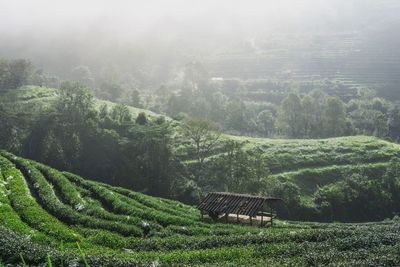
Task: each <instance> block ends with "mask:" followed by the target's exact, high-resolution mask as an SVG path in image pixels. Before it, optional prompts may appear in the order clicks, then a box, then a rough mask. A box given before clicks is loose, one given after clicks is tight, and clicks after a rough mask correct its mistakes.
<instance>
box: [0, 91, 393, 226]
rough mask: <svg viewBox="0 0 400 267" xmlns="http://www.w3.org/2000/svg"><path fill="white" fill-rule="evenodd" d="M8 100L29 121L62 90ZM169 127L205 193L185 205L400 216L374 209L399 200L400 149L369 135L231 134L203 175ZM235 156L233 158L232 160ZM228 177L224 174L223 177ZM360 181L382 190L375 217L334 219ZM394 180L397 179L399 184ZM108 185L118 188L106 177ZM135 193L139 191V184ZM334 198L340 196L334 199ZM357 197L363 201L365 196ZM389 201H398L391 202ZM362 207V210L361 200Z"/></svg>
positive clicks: (285, 213) (322, 215)
mask: <svg viewBox="0 0 400 267" xmlns="http://www.w3.org/2000/svg"><path fill="white" fill-rule="evenodd" d="M2 99H3V103H5V104H6V105H7V106H8V107H9V108H10V109H14V110H15V111H17V112H20V113H22V114H26V113H29V114H31V113H32V110H33V109H38V110H41V109H46V108H47V107H48V106H49V105H50V104H51V103H52V102H54V101H55V100H56V99H57V90H56V89H51V88H45V87H34V86H27V87H22V88H20V89H17V90H13V91H10V92H8V93H5V94H3V95H2ZM103 104H106V105H108V106H109V107H111V106H114V105H115V103H112V102H107V101H102V100H98V99H95V107H97V108H99V107H100V106H101V105H103ZM128 109H129V111H130V112H131V115H132V117H133V118H135V117H136V116H137V115H138V114H139V113H140V112H145V113H146V114H148V115H149V118H150V119H151V118H156V117H158V116H161V115H158V114H155V113H153V112H150V111H147V110H143V109H138V108H134V107H128ZM166 120H167V121H169V122H171V127H170V128H171V131H172V133H173V136H174V141H173V142H174V143H173V149H174V153H176V155H177V158H178V159H179V161H180V163H182V165H183V166H184V167H183V172H182V176H183V177H184V179H187V180H184V183H187V184H189V185H190V183H191V182H194V183H195V189H196V188H198V189H196V190H198V191H199V193H198V194H197V193H196V192H197V191H196V192H195V193H196V194H197V196H195V197H192V195H193V194H192V195H190V196H189V198H186V199H185V198H181V199H182V200H183V201H186V202H187V203H197V201H198V198H199V197H201V196H202V195H204V194H205V193H207V192H208V191H210V190H212V191H226V190H227V191H233V192H240V193H253V194H264V195H273V196H277V197H281V198H283V199H285V200H286V201H287V202H286V204H284V205H283V206H281V207H277V209H278V212H279V213H280V214H281V216H282V217H284V218H287V219H296V220H310V219H313V220H318V221H333V220H339V221H347V222H354V221H357V222H360V221H371V220H374V221H376V220H382V219H384V218H387V217H392V216H394V215H395V214H396V213H395V210H392V209H389V210H388V211H385V212H382V213H379V212H374V211H373V210H374V208H373V207H374V206H375V204H376V203H379V201H384V200H385V199H387V195H386V194H390V195H393V196H394V195H395V194H396V190H397V189H396V190H395V191H393V192H391V191H390V190H392V189H390V188H397V187H396V186H395V187H393V186H392V187H388V186H386V185H384V184H383V183H386V182H385V180H384V177H385V174H386V172H387V171H388V169H390V168H391V167H393V166H395V163H393V160H398V159H399V156H400V147H399V145H397V144H394V143H390V142H387V141H384V140H381V139H378V138H376V137H368V136H350V137H340V138H331V139H307V140H294V139H266V138H251V137H245V136H233V135H228V134H224V135H222V137H221V140H220V142H219V144H218V145H217V146H216V147H215V148H214V149H213V150H212V151H211V152H210V153H209V154H208V155H207V157H206V159H205V162H204V164H203V166H201V168H199V162H198V160H197V159H196V156H195V152H194V148H193V146H192V145H190V143H189V142H188V141H187V140H185V139H184V138H182V137H181V136H180V131H179V128H180V124H181V122H179V121H175V120H173V119H171V118H168V117H166ZM227 141H235V142H236V143H237V144H239V146H240V147H241V148H240V150H238V151H236V152H234V154H235V153H239V154H237V155H240V153H242V154H241V155H242V156H241V157H242V158H239V157H237V156H235V157H233V158H232V157H229V156H228V154H229V153H228V152H227V147H226V145H225V143H226V142H227ZM243 153H244V154H243ZM231 155H233V154H232V153H231ZM243 157H244V158H243ZM235 160H236V161H237V162H236V161H235ZM246 160H247V161H246ZM221 164H222V165H221ZM229 164H233V165H235V166H240V165H242V167H240V168H239V167H238V169H237V170H233V171H232V170H231V169H226V166H228V165H229ZM251 164H254V165H253V167H252V168H253V169H258V170H257V172H255V171H253V170H249V167H248V166H250V165H251ZM199 170H202V173H199ZM221 170H223V171H222V174H221ZM227 172H231V176H235V175H237V176H238V179H239V178H240V179H241V180H242V182H243V183H245V182H246V181H247V180H246V179H247V176H246V175H247V174H249V173H250V174H252V173H256V174H255V175H253V176H254V177H253V179H254V180H255V181H251V183H249V185H242V184H240V183H237V182H234V183H231V185H229V181H226V180H224V179H226V176H227V175H226V173H227ZM353 175H361V176H362V177H361V178H362V179H364V180H366V181H365V183H366V184H367V186H373V185H375V184H377V185H378V186H380V187H377V188H369V189H368V190H372V191H374V192H376V191H381V192H382V194H381V195H379V196H376V199H375V200H374V201H375V202H376V203H373V205H371V209H372V210H371V213H372V215H371V214H368V213H365V214H364V215H360V214H357V213H356V212H355V211H356V210H359V208H358V207H355V208H354V211H353V210H351V209H350V210H349V211H347V212H344V211H343V212H342V213H343V214H341V215H337V214H331V213H332V212H331V211H330V206H329V205H331V204H333V203H336V202H340V203H343V206H346V205H347V204H348V203H350V202H354V201H355V200H354V199H351V198H350V197H349V198H348V199H347V198H346V197H345V200H343V199H340V201H336V200H335V201H334V200H332V198H333V197H342V198H343V196H342V194H344V192H342V191H343V190H344V188H343V186H347V185H346V184H344V183H348V182H351V180H352V176H353ZM202 176H203V177H207V179H201V177H202ZM90 178H91V179H93V180H98V178H99V177H94V176H92V177H90ZM107 178H108V177H107ZM188 179H193V180H188ZM393 179H397V178H395V177H394V178H393ZM102 181H105V182H111V181H108V180H106V179H104V178H103V179H102ZM370 181H374V182H370ZM359 182H360V181H359ZM361 182H362V183H364V182H363V181H361ZM395 183H396V182H395ZM338 186H341V187H340V189H338V188H337V187H338ZM130 188H132V189H134V190H138V189H137V188H138V187H137V186H135V185H133V186H132V187H130ZM352 190H356V191H357V192H358V190H364V191H365V190H367V189H365V188H364V189H362V188H353V189H352ZM388 190H389V191H390V192H389V191H388ZM332 192H336V193H335V194H334V195H332V194H333V193H332ZM358 193H360V194H362V192H358ZM189 194H191V193H189ZM321 194H322V195H321ZM356 195H358V194H356ZM326 198H329V199H328V200H327V199H326ZM393 198H394V197H393ZM289 200H291V201H293V202H290V201H289ZM326 201H328V202H330V204H329V203H328V206H327V207H325V210H323V211H321V204H322V202H323V203H324V205H327V202H326ZM390 201H394V200H393V199H391V198H390ZM360 203H362V201H361V200H360ZM293 205H294V206H295V207H296V208H295V210H296V212H293V211H290V212H289V210H293V207H294V206H293ZM377 205H378V204H377ZM380 205H382V204H380ZM390 205H391V204H390ZM340 209H342V210H343V209H344V208H343V207H341V208H340ZM336 213H338V212H336Z"/></svg>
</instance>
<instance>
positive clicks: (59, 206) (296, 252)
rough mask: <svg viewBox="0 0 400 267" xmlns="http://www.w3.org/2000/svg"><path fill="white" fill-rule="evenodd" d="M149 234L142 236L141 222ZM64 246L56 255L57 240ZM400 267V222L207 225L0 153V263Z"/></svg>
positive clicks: (149, 200)
mask: <svg viewBox="0 0 400 267" xmlns="http://www.w3.org/2000/svg"><path fill="white" fill-rule="evenodd" d="M143 221H146V222H148V223H149V224H150V227H151V231H150V234H149V236H148V237H147V238H143V237H142V234H143V233H142V229H141V224H142V222H143ZM62 241H63V245H62V247H63V249H61V246H60V244H61V242H62ZM76 241H77V242H79V244H80V246H81V248H82V250H83V253H84V254H85V256H84V258H85V260H86V261H88V262H89V263H90V264H91V265H92V266H100V265H102V266H135V265H138V266H139V265H140V266H149V265H150V264H156V263H159V264H161V265H162V266H170V265H185V266H187V265H192V266H216V265H218V266H239V265H240V266H265V265H274V266H276V265H280V266H281V265H292V266H293V265H296V266H299V265H300V266H304V265H311V264H314V265H315V264H316V265H321V264H325V265H331V264H337V265H343V266H349V265H355V264H358V265H398V264H400V256H399V255H400V254H399V251H400V223H399V221H396V220H393V221H387V222H381V223H371V224H315V223H289V222H283V221H278V222H277V224H276V227H274V228H255V227H254V228H253V227H248V226H239V225H224V224H213V223H209V222H204V221H201V220H199V214H198V211H197V210H196V209H194V208H193V207H190V206H187V205H184V204H182V203H180V202H176V201H172V200H166V199H161V198H155V197H149V196H146V195H143V194H140V193H136V192H133V191H129V190H125V189H121V188H115V187H111V186H108V185H105V184H101V183H96V182H92V181H88V180H84V179H82V178H80V177H78V176H76V175H73V174H70V173H63V172H59V171H57V170H54V169H51V168H49V167H47V166H44V165H42V164H39V163H36V162H33V161H30V160H26V159H23V158H19V157H16V156H14V155H12V154H10V153H7V152H4V151H3V152H0V264H1V262H3V263H5V262H11V263H16V262H19V261H20V254H21V255H23V257H24V259H25V261H26V262H28V264H30V265H39V264H43V263H44V262H46V259H47V255H48V254H49V255H50V257H51V259H52V261H53V264H54V266H59V265H60V264H61V261H63V262H64V264H65V265H68V264H73V263H74V262H75V263H76V262H77V261H82V260H80V259H79V258H80V257H79V253H78V250H77V248H76V243H75V242H76Z"/></svg>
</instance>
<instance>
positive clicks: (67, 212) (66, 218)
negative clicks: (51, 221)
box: [12, 157, 142, 236]
mask: <svg viewBox="0 0 400 267" xmlns="http://www.w3.org/2000/svg"><path fill="white" fill-rule="evenodd" d="M12 160H13V161H14V163H16V164H17V165H18V167H19V168H20V169H21V170H22V171H23V173H24V174H25V176H26V178H27V181H29V184H30V185H31V186H32V190H33V191H34V193H35V194H36V195H37V197H38V200H39V202H40V203H41V204H42V206H43V207H45V209H46V210H47V211H48V212H49V213H50V214H52V215H54V216H56V217H57V218H58V219H59V220H61V221H63V222H64V223H66V224H69V225H71V224H78V225H84V226H87V227H93V228H100V229H107V230H110V231H115V232H118V233H121V234H123V235H134V236H141V235H142V231H141V230H140V229H139V228H138V227H137V226H134V225H128V224H122V223H115V222H113V221H107V220H102V219H97V218H95V217H91V216H88V215H85V214H82V213H80V212H78V211H76V210H75V209H73V208H72V207H70V206H68V205H65V204H64V203H62V202H61V201H60V200H59V199H58V198H57V196H56V195H55V193H54V190H53V188H52V186H51V185H50V184H49V183H48V182H47V180H46V179H45V178H44V176H43V175H42V173H41V172H40V171H39V170H37V169H36V168H35V166H34V164H31V163H30V162H29V161H27V160H24V159H20V158H16V157H15V158H13V159H12Z"/></svg>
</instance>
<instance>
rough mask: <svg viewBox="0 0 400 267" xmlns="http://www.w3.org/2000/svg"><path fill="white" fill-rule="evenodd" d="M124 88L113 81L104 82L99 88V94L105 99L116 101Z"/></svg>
mask: <svg viewBox="0 0 400 267" xmlns="http://www.w3.org/2000/svg"><path fill="white" fill-rule="evenodd" d="M122 92H123V89H122V87H121V86H120V85H119V84H117V83H113V82H103V83H102V84H101V85H100V88H99V93H98V94H99V96H100V97H101V98H103V99H107V100H110V101H113V102H115V101H116V100H117V99H118V98H119V97H120V96H121V95H122Z"/></svg>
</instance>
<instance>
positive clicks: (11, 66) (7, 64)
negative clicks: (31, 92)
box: [0, 59, 33, 90]
mask: <svg viewBox="0 0 400 267" xmlns="http://www.w3.org/2000/svg"><path fill="white" fill-rule="evenodd" d="M32 73H33V66H32V63H31V62H30V61H28V60H25V59H17V60H12V61H7V60H1V59H0V90H8V89H16V88H18V87H21V86H22V85H26V84H27V82H28V80H29V78H30V76H31V75H32Z"/></svg>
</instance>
